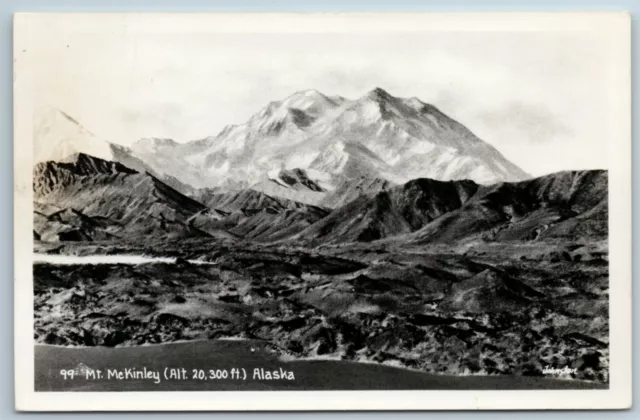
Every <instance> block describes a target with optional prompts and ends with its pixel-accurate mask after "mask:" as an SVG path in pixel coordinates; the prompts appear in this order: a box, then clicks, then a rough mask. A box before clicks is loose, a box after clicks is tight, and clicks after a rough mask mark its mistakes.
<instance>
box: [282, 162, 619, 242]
mask: <svg viewBox="0 0 640 420" xmlns="http://www.w3.org/2000/svg"><path fill="white" fill-rule="evenodd" d="M607 217H608V212H607V173H606V171H573V172H560V173H555V174H551V175H547V176H544V177H541V178H535V179H531V180H527V181H521V182H515V183H500V184H496V185H492V186H481V185H478V184H476V183H474V182H472V181H449V182H441V181H434V180H429V179H417V180H413V181H410V182H407V183H406V184H403V185H400V186H395V187H392V188H389V189H386V190H382V191H380V192H377V193H372V194H365V195H361V196H360V197H359V198H357V199H356V200H354V201H352V202H349V203H347V204H345V205H343V206H341V207H338V208H336V209H335V210H334V211H333V212H332V213H331V214H330V215H329V216H327V217H326V218H324V219H322V220H320V221H318V222H317V223H315V224H314V225H311V226H310V227H309V228H307V229H305V230H304V231H302V232H300V233H299V234H298V235H296V236H294V237H292V238H291V240H292V241H293V242H298V241H300V242H303V243H307V244H316V245H317V244H322V243H324V244H331V243H333V244H337V243H344V242H369V241H374V240H379V239H388V240H390V241H394V242H396V243H405V242H411V243H413V242H416V243H431V242H443V243H447V242H452V241H460V240H469V239H482V240H492V241H511V240H514V241H531V240H536V239H544V238H553V237H557V238H565V239H571V240H573V239H576V238H579V237H584V238H603V237H606V235H607Z"/></svg>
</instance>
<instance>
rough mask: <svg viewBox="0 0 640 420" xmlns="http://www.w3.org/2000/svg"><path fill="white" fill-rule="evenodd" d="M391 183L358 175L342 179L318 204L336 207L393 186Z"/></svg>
mask: <svg viewBox="0 0 640 420" xmlns="http://www.w3.org/2000/svg"><path fill="white" fill-rule="evenodd" d="M393 185H394V184H393V183H391V182H389V181H387V180H386V179H382V178H367V177H360V178H356V179H353V180H347V179H343V180H342V182H340V183H339V184H338V185H337V186H336V188H335V190H334V191H330V192H328V193H327V194H326V196H325V197H324V198H323V199H322V201H321V202H320V205H322V206H325V207H329V208H336V207H340V206H343V205H345V204H347V203H348V202H350V201H353V200H354V199H355V198H357V197H359V196H361V195H367V194H375V193H377V192H380V191H383V190H387V189H389V188H391V187H393Z"/></svg>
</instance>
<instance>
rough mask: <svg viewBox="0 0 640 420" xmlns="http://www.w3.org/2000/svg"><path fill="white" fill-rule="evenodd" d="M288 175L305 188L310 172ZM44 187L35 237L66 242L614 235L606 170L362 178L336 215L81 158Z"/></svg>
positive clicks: (40, 185)
mask: <svg viewBox="0 0 640 420" xmlns="http://www.w3.org/2000/svg"><path fill="white" fill-rule="evenodd" d="M281 175H284V178H283V179H285V180H286V179H289V178H291V179H290V180H291V181H292V182H294V183H298V182H304V179H305V178H304V176H303V175H304V173H302V172H300V173H298V172H295V171H292V172H291V173H283V174H281ZM33 188H34V197H35V203H36V208H37V209H38V211H39V215H36V216H35V217H36V219H37V221H38V223H37V224H36V234H37V235H40V236H41V237H42V238H56V237H57V238H58V239H59V240H62V237H66V238H72V239H71V240H108V239H109V238H112V237H121V236H123V235H124V236H126V237H140V235H151V236H154V237H155V236H159V237H174V238H185V237H208V236H212V237H215V238H226V239H249V240H256V241H261V242H276V241H279V242H282V241H284V242H288V241H292V242H294V243H305V244H309V245H319V244H338V243H348V242H371V241H376V240H391V241H394V242H399V243H414V244H422V243H430V242H440V243H442V242H448V241H458V240H467V239H482V240H490V241H512V240H519V241H529V240H536V239H544V238H563V237H576V236H589V237H592V236H593V237H605V236H606V234H607V217H608V212H607V173H606V171H568V172H559V173H555V174H550V175H547V176H544V177H540V178H534V179H530V180H527V181H521V182H515V183H499V184H495V185H491V186H481V185H479V184H476V183H475V182H473V181H469V180H463V181H447V182H445V181H435V180H431V179H426V178H421V179H415V180H412V181H409V182H407V183H405V184H402V185H396V186H392V185H390V184H389V183H388V182H386V181H384V180H376V179H367V178H360V179H357V180H355V181H354V182H353V183H351V184H350V183H348V182H347V181H344V182H343V183H342V184H341V185H340V186H339V187H338V188H337V189H336V190H335V191H333V192H332V194H331V195H329V196H328V199H330V200H333V201H332V204H334V205H337V204H341V205H338V206H337V208H335V209H333V210H332V211H330V210H329V209H327V208H325V207H320V206H313V205H309V204H304V203H300V202H297V201H294V200H290V199H286V198H281V197H277V196H271V195H268V194H265V193H263V192H260V191H255V190H252V189H244V190H239V191H230V192H218V191H216V190H208V189H201V190H197V191H195V192H194V194H193V195H192V197H193V198H190V197H187V196H185V195H183V194H181V193H180V192H178V191H177V190H175V189H174V188H172V187H170V186H169V185H167V184H166V183H164V182H163V181H161V180H159V179H158V178H156V177H154V176H153V175H151V174H149V173H140V172H137V171H135V170H133V169H130V168H128V167H126V166H124V165H122V164H120V163H117V162H111V161H106V160H103V159H99V158H95V157H92V156H89V155H86V154H82V153H80V154H76V155H73V156H71V157H70V158H68V159H65V161H64V162H43V163H40V164H38V165H36V167H35V168H34V184H33ZM349 197H352V199H351V200H350V199H349ZM64 211H67V212H69V213H68V214H69V215H70V216H71V215H75V216H73V217H71V219H73V220H74V221H73V222H70V221H65V220H63V219H60V217H58V218H57V219H56V220H53V219H51V217H53V215H54V213H59V212H64ZM60 214H63V213H60ZM43 217H44V219H43ZM82 218H84V219H82ZM71 219H69V220H71ZM76 219H77V220H76ZM80 220H84V222H80ZM76 231H77V232H76ZM65 232H76V233H71V234H69V233H65ZM60 234H62V236H60ZM56 235H57V236H56ZM44 240H46V239H44Z"/></svg>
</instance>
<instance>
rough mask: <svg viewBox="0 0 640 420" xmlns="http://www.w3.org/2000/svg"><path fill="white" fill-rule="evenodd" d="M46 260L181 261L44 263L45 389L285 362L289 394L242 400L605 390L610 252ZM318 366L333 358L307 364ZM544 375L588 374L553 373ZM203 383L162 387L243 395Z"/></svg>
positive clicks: (211, 252) (206, 245)
mask: <svg viewBox="0 0 640 420" xmlns="http://www.w3.org/2000/svg"><path fill="white" fill-rule="evenodd" d="M35 251H36V252H38V253H52V254H64V255H146V256H161V257H172V258H176V260H175V261H171V262H157V263H153V264H118V263H105V264H97V265H91V264H67V265H55V264H51V263H46V262H43V263H35V264H34V309H35V325H34V338H35V340H36V342H37V343H39V344H38V345H37V346H36V371H37V377H36V387H37V389H39V390H58V389H76V390H80V389H81V390H107V389H113V390H115V389H118V390H120V389H122V390H130V389H136V390H138V389H139V390H150V389H156V388H155V387H157V386H158V385H153V384H151V385H149V387H150V388H149V387H147V385H142V384H138V385H136V382H135V381H130V382H127V381H125V382H120V381H115V382H113V381H112V382H108V383H102V384H101V383H99V382H91V383H83V382H75V381H72V382H73V384H74V385H71V383H70V382H69V381H63V380H62V379H61V378H60V377H59V370H60V369H72V368H74V367H76V365H77V364H78V363H84V364H85V365H87V366H89V367H90V368H93V369H98V368H100V367H99V366H102V367H103V368H104V367H109V366H114V367H117V366H120V365H121V364H126V365H127V366H128V367H131V366H133V365H136V363H138V362H145V363H146V362H148V363H152V364H155V365H154V366H169V365H176V367H179V365H180V364H181V365H183V367H185V368H191V367H193V368H198V369H208V368H207V367H206V366H207V365H211V364H215V365H216V366H217V365H225V366H229V368H230V367H231V366H232V365H234V364H235V365H239V364H241V365H243V366H238V367H244V368H245V369H253V366H254V365H255V366H258V365H262V364H264V365H265V367H272V366H273V367H276V366H280V365H282V366H285V365H286V366H289V368H288V369H290V370H292V371H294V372H295V375H296V379H295V381H292V382H289V381H280V382H278V384H276V385H273V384H274V382H263V381H255V382H251V384H249V382H247V386H248V388H245V385H241V389H271V388H272V387H276V388H278V389H280V387H283V388H290V389H378V388H380V389H390V388H394V389H395V388H398V389H513V388H527V389H528V388H532V389H534V388H555V387H558V388H563V387H566V386H568V387H578V388H579V387H591V386H606V384H608V361H609V344H608V343H609V340H608V335H609V323H608V308H609V299H608V284H609V280H608V261H607V258H608V257H607V244H606V242H605V241H603V242H593V243H569V244H567V243H566V242H563V243H554V242H544V243H543V242H527V243H484V242H475V243H471V242H469V243H467V244H466V245H459V246H456V247H455V248H453V249H452V248H447V247H444V246H439V247H436V246H432V247H425V246H421V247H419V248H418V247H416V248H408V247H403V246H396V245H394V244H393V243H376V244H359V245H343V246H337V247H319V248H315V249H304V248H294V247H286V246H279V247H273V246H266V245H256V244H234V245H229V244H225V245H223V244H221V243H217V242H214V241H212V240H186V241H183V242H180V244H179V246H174V245H172V244H166V243H165V244H162V243H157V244H153V243H150V244H144V245H140V244H123V243H118V244H114V243H108V242H105V243H92V244H73V243H58V244H49V243H44V242H37V243H36V249H35ZM193 260H197V261H207V262H209V263H211V264H194V263H193ZM222 338H235V339H242V340H249V341H221V340H219V339H222ZM184 341H187V342H188V343H183V344H179V345H178V344H175V345H171V346H168V345H166V343H173V342H184ZM202 343H205V344H202ZM206 343H208V344H206ZM247 343H251V344H247ZM158 344H162V345H160V346H158ZM61 346H64V347H61ZM173 346H175V347H173ZM203 346H204V347H203ZM207 346H212V347H207ZM71 347H75V348H71ZM111 347H116V348H111ZM247 348H253V349H254V352H250V350H247ZM157 349H164V350H157ZM256 349H258V351H256ZM174 350H175V351H174ZM318 358H322V359H331V360H322V361H320V360H302V359H318ZM201 359H202V360H201ZM285 361H286V362H285ZM352 362H366V363H352ZM371 363H374V364H371ZM138 364H139V363H138ZM383 364H384V365H386V366H382V365H383ZM391 366H396V367H403V368H409V369H411V370H405V369H395V368H393V367H391ZM138 367H141V366H138ZM546 367H550V368H564V367H567V368H569V369H575V370H574V371H573V372H572V373H566V374H565V375H564V376H550V375H545V374H544V373H543V371H544V370H545V368H546ZM285 369H287V368H285ZM298 372H299V373H298ZM398 372H402V373H398ZM425 373H428V374H429V375H425ZM435 374H437V375H435ZM462 375H465V377H464V378H460V377H459V376H462ZM466 375H473V376H466ZM456 376H458V377H456ZM545 376H546V377H545ZM300 378H304V379H300ZM562 379H565V380H562ZM201 382H202V381H184V383H182V382H181V385H171V383H173V382H171V383H169V384H167V382H163V383H164V385H160V388H157V389H172V388H171V386H179V387H181V388H180V389H194V390H195V389H237V388H234V387H238V386H239V385H236V384H234V383H230V382H229V383H226V382H225V383H223V382H219V381H217V382H216V381H204V382H205V383H204V384H203V383H201ZM567 384H570V385H567ZM598 384H599V385H598ZM138 386H140V388H138ZM162 387H166V388H162ZM217 387H219V388H217Z"/></svg>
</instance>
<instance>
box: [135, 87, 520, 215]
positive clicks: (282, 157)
mask: <svg viewBox="0 0 640 420" xmlns="http://www.w3.org/2000/svg"><path fill="white" fill-rule="evenodd" d="M132 153H133V154H134V155H135V156H137V157H138V158H140V159H141V160H142V161H144V162H146V163H147V164H148V165H150V166H151V167H152V168H153V170H154V171H155V172H156V173H158V174H162V175H163V176H170V177H173V178H175V179H177V180H179V181H180V182H183V183H186V184H189V185H191V186H193V187H195V188H205V187H206V188H212V187H223V188H228V186H230V185H239V186H240V188H246V187H247V186H248V187H251V188H254V189H257V190H261V191H264V192H266V193H269V194H273V195H278V194H277V193H280V194H283V195H284V197H286V198H290V199H293V200H294V201H304V202H311V203H314V204H315V203H318V202H320V200H319V199H318V197H315V196H313V194H311V193H309V192H308V191H305V190H297V191H296V190H294V189H291V188H289V187H287V186H283V185H280V186H281V187H282V188H279V187H278V186H277V185H271V184H269V183H268V182H267V180H268V179H272V180H274V181H276V182H277V177H274V176H270V174H273V173H274V172H275V173H277V172H279V171H282V170H285V171H291V170H303V171H305V174H306V177H307V178H308V180H309V181H310V182H312V183H314V184H317V185H319V186H321V187H322V189H323V190H325V192H322V191H316V190H313V188H311V190H312V191H315V193H317V194H316V195H321V194H325V195H328V194H329V192H330V191H332V190H334V189H335V188H336V187H337V186H338V185H339V184H340V183H341V182H343V181H345V180H346V181H351V180H356V179H358V178H361V177H365V178H370V179H377V178H380V179H384V180H387V181H390V182H393V183H396V184H401V183H404V182H407V181H409V180H411V179H415V178H432V179H436V180H445V181H446V180H460V179H471V180H474V181H475V182H478V183H482V184H491V183H495V182H500V181H519V180H524V179H527V178H529V177H530V176H529V175H528V174H526V173H525V172H524V171H522V170H521V169H519V168H518V167H517V166H516V165H514V164H513V163H511V162H509V161H508V160H507V159H506V158H504V156H502V155H501V154H500V153H499V152H498V151H497V150H496V149H495V148H493V147H492V146H490V145H489V144H487V143H485V142H483V141H482V140H480V139H479V138H477V137H476V136H475V135H474V134H473V133H471V131H469V130H468V129H467V128H465V127H464V126H463V125H462V124H460V123H458V122H457V121H455V120H453V119H451V118H450V117H448V116H447V115H445V114H444V113H442V112H441V111H440V110H438V109H437V108H436V107H435V106H433V105H430V104H426V103H424V102H422V101H420V100H419V99H417V98H409V99H405V98H397V97H394V96H392V95H391V94H389V93H388V92H386V91H384V90H382V89H380V88H376V89H374V90H372V91H371V92H369V93H367V94H365V95H364V96H363V97H361V98H359V99H356V100H348V99H344V98H341V97H330V96H327V95H324V94H322V93H320V92H318V91H316V90H308V91H301V92H296V93H294V94H293V95H291V96H289V97H287V98H285V99H283V100H281V101H275V102H271V103H269V104H268V105H267V106H266V107H264V108H263V109H262V110H260V111H258V112H257V113H256V114H254V115H253V116H252V117H251V118H249V120H248V121H246V122H245V123H244V124H240V125H231V126H227V127H225V128H224V129H223V130H222V131H221V132H220V133H219V134H218V135H216V136H213V137H207V138H205V139H202V140H197V141H193V142H188V143H183V144H179V143H176V142H173V141H171V140H168V139H142V140H141V141H139V142H137V143H136V144H134V145H133V146H132ZM352 198H355V197H352Z"/></svg>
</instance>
